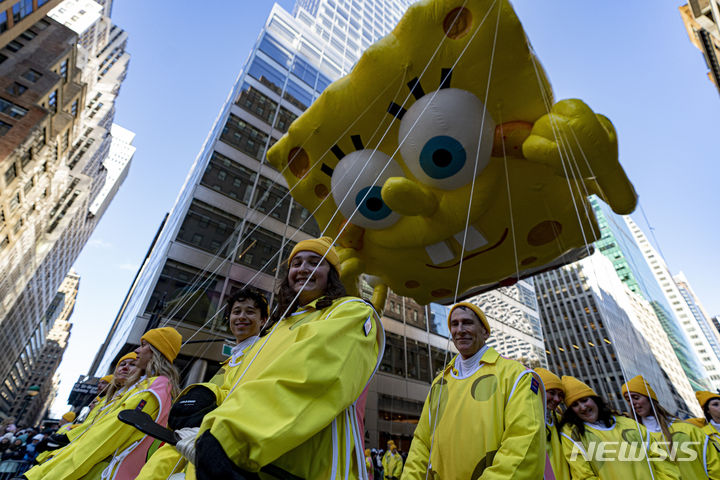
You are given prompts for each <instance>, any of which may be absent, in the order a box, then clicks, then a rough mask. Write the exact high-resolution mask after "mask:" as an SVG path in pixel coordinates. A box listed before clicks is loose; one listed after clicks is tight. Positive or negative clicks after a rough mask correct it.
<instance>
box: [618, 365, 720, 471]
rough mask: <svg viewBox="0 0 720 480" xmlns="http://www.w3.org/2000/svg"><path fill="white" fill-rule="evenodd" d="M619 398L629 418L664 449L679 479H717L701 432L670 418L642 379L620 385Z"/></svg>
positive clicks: (719, 462)
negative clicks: (640, 425)
mask: <svg viewBox="0 0 720 480" xmlns="http://www.w3.org/2000/svg"><path fill="white" fill-rule="evenodd" d="M622 395H623V398H625V401H626V402H627V403H628V404H629V405H630V410H631V413H632V416H633V417H634V418H636V419H637V421H638V422H640V423H641V424H642V425H644V426H645V428H646V429H647V430H648V432H650V435H651V436H652V437H653V438H655V440H657V441H658V442H659V443H660V444H661V445H663V446H664V447H665V450H666V452H667V453H668V455H669V459H670V461H674V463H675V465H677V467H678V469H679V470H680V474H681V475H682V477H683V478H694V479H701V478H705V479H707V478H712V479H716V478H718V479H720V454H718V451H717V450H716V449H715V448H714V447H713V446H712V445H708V442H707V441H706V436H705V434H704V433H703V432H702V430H700V429H699V428H698V427H696V426H695V425H691V424H689V423H687V422H683V421H681V420H679V419H677V418H674V417H673V416H672V415H670V414H669V413H668V412H667V410H665V409H664V408H663V407H662V406H661V405H660V403H658V399H657V396H656V395H655V391H654V390H653V389H652V387H651V386H650V384H648V383H647V382H646V381H645V379H644V378H643V377H642V375H638V376H636V377H634V378H632V379H630V381H629V382H627V383H626V384H625V385H623V386H622ZM708 446H709V447H710V448H708Z"/></svg>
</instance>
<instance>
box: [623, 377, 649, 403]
mask: <svg viewBox="0 0 720 480" xmlns="http://www.w3.org/2000/svg"><path fill="white" fill-rule="evenodd" d="M628 391H629V392H632V393H638V394H640V395H645V396H646V397H650V398H652V399H653V400H655V401H656V402H657V401H658V399H657V395H655V390H653V389H652V387H651V386H650V384H649V383H647V382H646V381H645V379H644V378H643V376H642V375H638V376H636V377H633V378H631V379H630V380H629V381H628V382H627V383H626V384H625V385H623V386H622V389H621V392H622V394H623V396H624V395H625V393H626V392H628Z"/></svg>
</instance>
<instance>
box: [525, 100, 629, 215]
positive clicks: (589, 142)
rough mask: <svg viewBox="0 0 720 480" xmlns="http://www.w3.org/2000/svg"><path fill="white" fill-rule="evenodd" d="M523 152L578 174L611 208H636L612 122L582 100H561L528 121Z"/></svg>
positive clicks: (568, 174) (562, 173)
mask: <svg viewBox="0 0 720 480" xmlns="http://www.w3.org/2000/svg"><path fill="white" fill-rule="evenodd" d="M522 151H523V156H524V157H525V158H526V159H527V160H530V161H534V162H538V163H544V164H546V165H548V166H549V167H551V168H552V169H553V170H554V171H555V172H556V174H558V175H560V176H565V177H570V178H578V177H579V178H578V179H579V180H581V181H583V182H585V185H586V186H587V187H588V188H589V189H590V190H591V192H592V193H597V194H598V195H599V196H600V197H601V198H602V199H603V200H604V201H605V202H606V203H607V204H608V205H610V206H611V207H612V209H613V210H614V211H615V212H616V213H621V214H627V213H630V212H632V211H633V210H634V209H635V205H636V204H637V194H636V193H635V189H634V188H633V186H632V183H630V180H629V179H628V178H627V175H626V174H625V171H624V170H623V168H622V166H621V165H620V162H619V161H618V144H617V133H616V132H615V127H613V124H612V123H611V122H610V120H608V118H607V117H605V116H603V115H599V114H596V113H595V112H593V111H592V110H591V109H590V107H588V106H587V105H586V104H585V103H584V102H583V101H582V100H578V99H568V100H561V101H560V102H558V103H556V104H555V105H553V107H552V109H551V111H550V113H548V114H546V115H543V116H542V117H540V118H539V119H538V120H537V121H536V122H535V124H534V125H533V128H532V131H531V133H530V136H529V137H528V138H527V139H526V140H525V141H524V142H523V145H522Z"/></svg>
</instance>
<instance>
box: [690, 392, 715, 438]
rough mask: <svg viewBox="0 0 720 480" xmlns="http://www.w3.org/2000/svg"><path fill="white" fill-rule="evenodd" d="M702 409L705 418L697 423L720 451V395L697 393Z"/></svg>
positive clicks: (695, 420) (696, 420)
mask: <svg viewBox="0 0 720 480" xmlns="http://www.w3.org/2000/svg"><path fill="white" fill-rule="evenodd" d="M695 398H697V401H698V403H699V404H700V407H702V409H703V414H704V415H705V418H702V417H700V418H696V419H692V420H694V422H693V423H696V425H698V426H699V427H700V428H702V431H703V433H704V434H705V435H707V436H708V437H709V438H710V439H711V440H713V442H715V445H716V446H717V447H718V449H719V450H720V394H718V393H713V392H708V391H700V392H695Z"/></svg>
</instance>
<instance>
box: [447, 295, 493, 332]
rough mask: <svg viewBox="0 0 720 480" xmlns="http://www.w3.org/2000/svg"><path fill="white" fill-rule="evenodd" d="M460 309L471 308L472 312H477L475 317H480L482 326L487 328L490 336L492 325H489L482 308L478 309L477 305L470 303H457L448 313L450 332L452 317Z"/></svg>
mask: <svg viewBox="0 0 720 480" xmlns="http://www.w3.org/2000/svg"><path fill="white" fill-rule="evenodd" d="M458 307H466V308H469V309H470V310H472V311H473V312H475V315H477V316H478V318H479V319H480V322H482V324H483V327H485V330H487V333H488V335H490V324H489V323H488V320H487V317H486V316H485V313H483V311H482V310H480V307H478V306H477V305H475V304H473V303H470V302H460V303H456V304H455V305H453V306H452V308H450V312H448V317H447V325H448V330H449V329H450V317H451V316H452V313H453V310H455V309H456V308H458Z"/></svg>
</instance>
